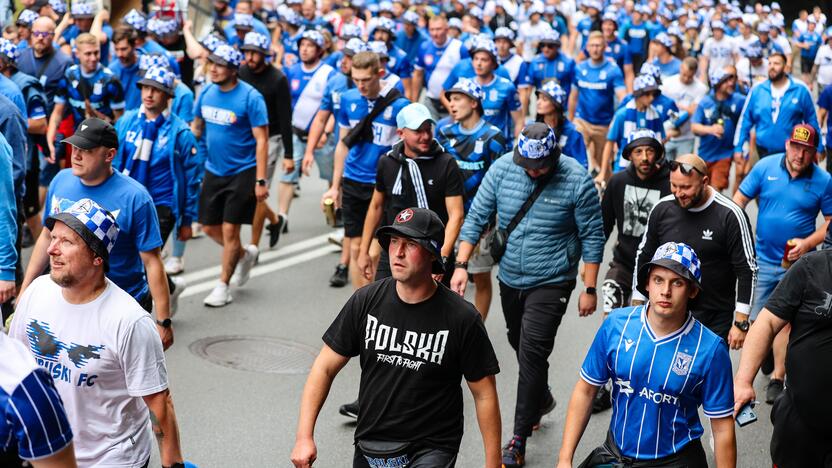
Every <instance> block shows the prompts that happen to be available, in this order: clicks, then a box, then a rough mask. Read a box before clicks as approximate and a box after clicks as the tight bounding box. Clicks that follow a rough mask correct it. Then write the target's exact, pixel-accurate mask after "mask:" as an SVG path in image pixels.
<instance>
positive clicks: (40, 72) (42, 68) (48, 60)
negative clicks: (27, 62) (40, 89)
mask: <svg viewBox="0 0 832 468" xmlns="http://www.w3.org/2000/svg"><path fill="white" fill-rule="evenodd" d="M56 55H58V52H57V51H52V53H51V54H49V57H47V58H46V60H44V61H43V63H42V64H40V68H38V73H37V75H35V79H40V77H41V76H42V75H43V72H44V71H46V67H48V66H49V64H50V63H52V59H53V58H55V56H56ZM34 56H35V55H34V54H32V57H34Z"/></svg>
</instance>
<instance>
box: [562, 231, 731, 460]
mask: <svg viewBox="0 0 832 468" xmlns="http://www.w3.org/2000/svg"><path fill="white" fill-rule="evenodd" d="M705 274H706V275H707V274H710V270H706V272H705ZM701 279H702V265H701V264H700V263H699V258H698V257H697V255H696V252H694V251H693V249H692V248H691V247H690V246H688V245H687V244H683V243H675V242H668V243H665V244H662V245H661V246H660V247H659V248H658V249H656V253H655V254H654V255H653V258H652V260H651V261H650V262H645V263H644V264H643V265H642V266H641V268H640V269H639V270H638V275H637V281H636V284H637V285H638V289H639V291H641V293H642V294H644V295H647V296H649V297H650V302H649V303H648V304H647V305H644V306H638V307H627V308H623V309H616V310H613V311H612V314H611V315H610V316H609V318H607V319H606V320H604V323H603V325H601V329H600V330H598V333H597V334H596V335H595V339H594V340H593V342H592V346H591V347H590V348H589V352H588V353H587V356H586V358H585V359H584V363H583V365H582V366H581V373H580V377H581V378H580V379H579V380H578V383H577V384H576V385H575V390H574V391H573V392H572V398H571V399H570V400H569V409H568V410H567V413H566V423H565V424H564V429H563V443H562V445H561V448H560V454H559V457H558V467H571V466H572V459H573V458H574V456H575V449H576V448H577V447H578V442H580V440H581V435H582V434H583V432H584V429H586V425H587V423H588V422H589V417H590V408H591V406H592V402H593V398H594V397H595V394H596V392H598V388H599V387H600V386H602V385H604V384H605V383H606V382H607V381H608V380H612V381H613V383H614V387H613V392H612V396H613V400H614V401H615V405H614V409H613V413H612V418H611V419H610V428H609V431H608V433H607V437H606V441H605V442H604V444H603V445H602V446H601V447H599V448H597V449H595V450H593V451H592V453H590V455H589V456H588V457H587V458H586V459H585V460H584V462H583V463H581V465H580V466H581V467H582V468H583V467H596V466H605V465H606V466H613V465H617V464H619V463H621V464H626V465H631V466H643V467H667V466H673V467H679V466H685V467H690V468H706V467H707V466H708V461H707V459H706V457H705V450H704V449H703V447H702V442H701V437H702V435H703V434H704V429H703V428H702V424H701V423H700V421H699V416H698V411H699V407H702V409H703V411H704V413H705V416H707V417H708V418H709V419H710V420H711V428H712V431H713V435H714V458H715V459H716V466H717V467H719V468H733V467H735V466H736V463H737V443H736V437H735V435H734V418H733V417H732V409H733V405H732V403H733V402H732V400H733V392H732V387H731V359H730V357H729V356H728V349H727V348H726V347H725V344H724V343H723V341H722V340H721V339H720V338H719V336H717V335H716V334H714V333H713V332H712V331H710V330H708V329H707V328H706V327H705V326H704V325H703V324H702V323H701V322H699V321H698V320H696V319H695V318H694V317H693V315H692V314H691V312H690V308H689V302H690V301H691V300H693V299H694V298H696V296H697V295H698V294H699V293H700V292H701V290H702V283H701ZM636 343H638V344H636ZM634 345H635V346H634Z"/></svg>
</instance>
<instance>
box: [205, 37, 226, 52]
mask: <svg viewBox="0 0 832 468" xmlns="http://www.w3.org/2000/svg"><path fill="white" fill-rule="evenodd" d="M225 43H226V42H225V40H224V39H223V38H221V37H220V36H218V35H216V34H214V33H209V34H206V35H205V36H204V37H203V38H202V39H200V41H199V45H201V46H202V47H205V48H206V49H208V52H214V51H215V50H217V47H219V46H221V45H223V44H225Z"/></svg>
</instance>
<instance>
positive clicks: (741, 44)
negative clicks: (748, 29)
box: [734, 34, 760, 51]
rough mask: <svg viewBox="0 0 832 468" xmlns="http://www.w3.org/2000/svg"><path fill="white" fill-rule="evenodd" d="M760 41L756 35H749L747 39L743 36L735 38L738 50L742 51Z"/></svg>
mask: <svg viewBox="0 0 832 468" xmlns="http://www.w3.org/2000/svg"><path fill="white" fill-rule="evenodd" d="M759 40H760V38H758V37H757V36H756V35H754V34H749V35H748V37H745V36H743V35H742V34H740V35H738V36H736V37H735V38H734V42H736V43H737V49H738V50H740V51H741V50H742V49H744V48H746V47H748V46H750V45H751V44H753V43H755V42H758V41H759Z"/></svg>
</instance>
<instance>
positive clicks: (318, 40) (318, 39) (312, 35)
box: [298, 30, 324, 50]
mask: <svg viewBox="0 0 832 468" xmlns="http://www.w3.org/2000/svg"><path fill="white" fill-rule="evenodd" d="M304 39H306V40H307V41H312V43H313V44H315V45H316V46H318V49H320V50H323V49H324V36H323V34H321V33H319V32H318V31H315V30H309V31H304V32H303V34H301V35H300V37H299V38H298V47H300V43H301V41H303V40H304Z"/></svg>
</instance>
